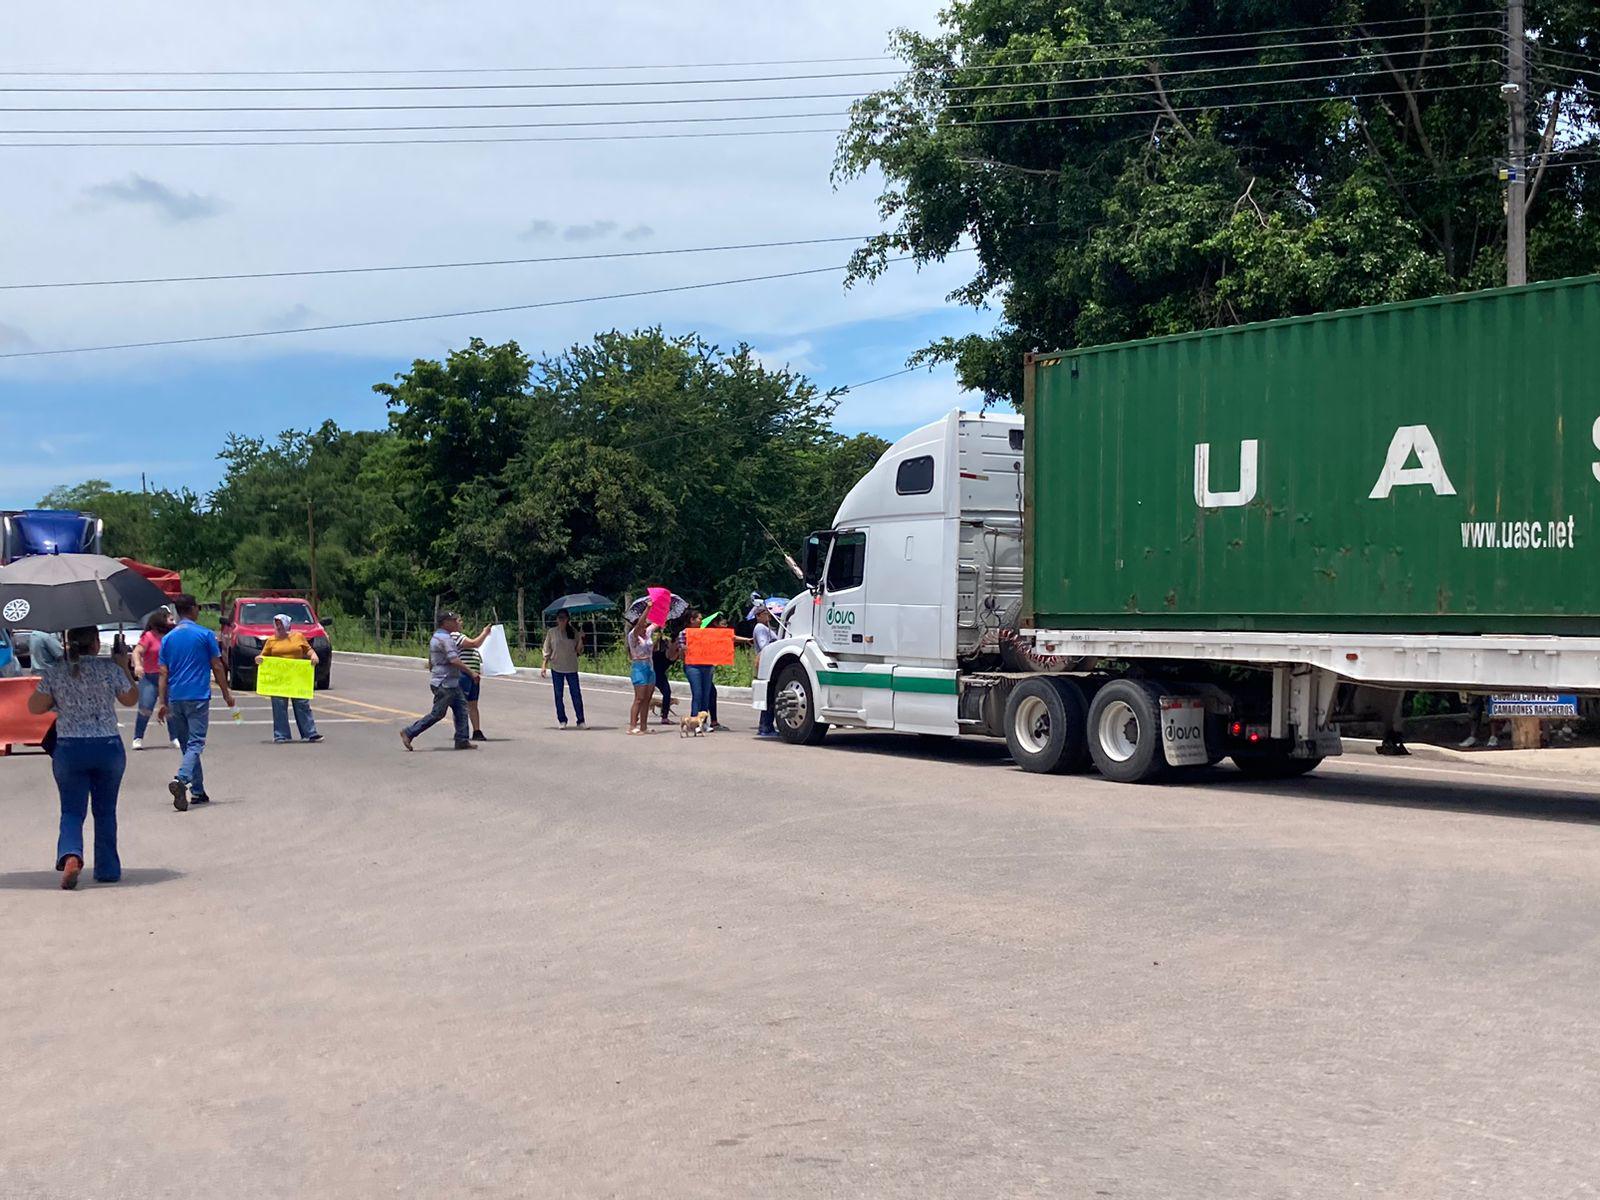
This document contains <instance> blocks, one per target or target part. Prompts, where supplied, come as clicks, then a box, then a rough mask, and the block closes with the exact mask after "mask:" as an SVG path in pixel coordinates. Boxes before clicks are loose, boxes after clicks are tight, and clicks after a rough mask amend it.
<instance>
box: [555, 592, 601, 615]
mask: <svg viewBox="0 0 1600 1200" xmlns="http://www.w3.org/2000/svg"><path fill="white" fill-rule="evenodd" d="M615 607H616V605H615V604H614V603H612V602H611V601H610V600H607V599H606V598H605V597H604V596H602V595H600V593H599V592H573V593H572V594H571V595H569V596H562V597H561V598H560V599H557V600H552V601H551V602H550V603H549V604H546V605H545V606H544V615H545V616H547V617H553V616H555V615H556V614H557V613H558V612H560V611H561V610H562V609H563V608H564V609H566V610H567V615H568V616H573V617H583V616H588V615H589V614H590V613H597V612H605V611H606V610H607V609H608V608H615Z"/></svg>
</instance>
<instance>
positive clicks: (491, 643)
mask: <svg viewBox="0 0 1600 1200" xmlns="http://www.w3.org/2000/svg"><path fill="white" fill-rule="evenodd" d="M478 653H479V654H480V655H481V656H482V658H483V673H484V674H485V675H515V674H516V673H517V668H516V667H515V666H514V665H513V664H512V662H511V647H510V646H508V645H507V644H506V627H505V626H504V625H496V626H495V627H494V628H493V629H491V630H490V631H489V640H488V641H486V642H485V643H484V644H483V645H482V646H480V647H479V648H478Z"/></svg>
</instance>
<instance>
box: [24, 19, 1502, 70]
mask: <svg viewBox="0 0 1600 1200" xmlns="http://www.w3.org/2000/svg"><path fill="white" fill-rule="evenodd" d="M1500 15H1501V11H1500V10H1499V9H1495V8H1481V9H1471V10H1468V11H1465V12H1459V13H1452V14H1450V15H1448V16H1446V17H1443V18H1440V20H1441V21H1445V22H1449V21H1464V20H1470V19H1472V18H1476V17H1498V16H1500ZM1397 25H1423V26H1426V27H1428V28H1430V30H1431V31H1432V32H1444V33H1449V32H1452V31H1453V30H1454V29H1456V28H1459V27H1453V26H1449V25H1444V24H1434V23H1433V22H1432V20H1431V19H1430V18H1428V17H1396V18H1392V19H1389V20H1383V21H1362V22H1351V21H1341V22H1336V23H1333V24H1326V25H1292V26H1280V27H1277V28H1273V29H1254V30H1246V31H1242V32H1237V33H1213V34H1188V35H1183V36H1174V37H1150V38H1133V39H1129V40H1125V41H1116V42H1084V43H1081V44H1080V46H1079V47H1077V48H1078V49H1080V50H1083V51H1096V50H1115V49H1124V48H1127V47H1130V46H1165V45H1192V44H1194V43H1197V42H1216V41H1226V40H1228V39H1238V38H1241V37H1248V38H1262V37H1274V36H1277V35H1279V34H1285V33H1321V32H1325V31H1331V30H1349V29H1354V28H1357V27H1358V26H1359V28H1362V29H1377V28H1389V27H1391V26H1397ZM1361 36H1365V35H1361ZM1403 36H1406V35H1405V34H1404V33H1394V34H1380V35H1378V37H1379V38H1388V37H1403ZM1346 40H1347V39H1346ZM1282 45H1284V43H1266V44H1261V45H1243V44H1242V45H1239V46H1236V47H1230V48H1226V49H1219V50H1202V51H1194V52H1192V53H1202V54H1204V53H1233V52H1236V51H1244V50H1271V49H1277V48H1280V47H1281V46H1282ZM1142 53H1148V52H1142ZM892 61H894V59H893V58H892V57H891V56H888V55H858V56H851V57H836V58H787V59H784V58H780V59H745V60H736V61H722V62H692V63H634V64H616V63H596V64H587V65H582V66H517V67H377V68H368V67H348V68H338V69H307V68H299V69H272V70H254V71H253V70H237V69H233V70H178V71H174V70H168V69H162V68H152V69H142V70H131V69H119V70H111V71H85V70H78V69H75V70H64V71H51V70H41V69H33V70H17V71H0V77H3V78H57V79H99V78H105V79H110V78H138V77H144V78H168V79H178V78H278V77H283V78H287V77H295V76H304V77H308V78H309V77H321V76H329V75H377V76H392V75H490V74H497V75H511V74H533V73H559V72H572V71H675V70H712V69H721V68H734V67H767V66H812V65H828V64H837V63H853V62H892ZM1072 61H1077V60H1072ZM1019 65H1028V64H1015V63H972V64H966V65H962V66H959V67H958V68H956V69H959V70H963V71H984V70H1010V69H1014V68H1015V67H1016V66H1019ZM911 69H912V70H921V69H924V68H911Z"/></svg>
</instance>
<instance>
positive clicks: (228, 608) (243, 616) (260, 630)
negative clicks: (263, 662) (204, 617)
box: [217, 591, 333, 690]
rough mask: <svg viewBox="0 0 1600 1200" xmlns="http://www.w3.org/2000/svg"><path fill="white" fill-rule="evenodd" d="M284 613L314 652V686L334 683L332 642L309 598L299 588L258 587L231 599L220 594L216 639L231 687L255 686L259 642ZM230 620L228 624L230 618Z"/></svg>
mask: <svg viewBox="0 0 1600 1200" xmlns="http://www.w3.org/2000/svg"><path fill="white" fill-rule="evenodd" d="M279 613H283V614H284V615H285V616H287V617H288V618H289V624H290V628H292V629H293V630H294V632H296V633H298V634H301V635H303V636H304V637H305V639H306V641H308V642H310V643H311V648H312V649H313V650H315V651H316V652H317V659H318V662H317V670H316V681H317V687H319V688H326V687H331V686H332V683H333V645H332V643H331V642H330V641H329V639H328V630H327V625H331V624H332V623H333V622H332V621H331V620H329V621H328V622H327V623H326V624H324V623H323V622H322V621H320V620H318V619H317V614H316V610H315V609H313V608H312V607H311V601H310V600H309V599H307V598H306V597H305V596H304V595H302V594H300V593H298V592H279V591H259V592H252V593H250V594H249V595H239V596H235V597H233V598H232V599H229V598H228V597H226V596H225V597H223V601H222V615H223V617H224V621H223V628H222V632H221V634H219V635H218V639H217V640H218V641H219V642H220V643H221V645H222V661H223V664H224V665H225V666H226V667H227V668H228V683H229V685H230V686H231V687H234V688H240V689H246V690H249V689H253V688H254V687H255V686H256V655H258V654H260V653H261V645H262V643H263V642H265V641H266V640H267V639H268V638H269V637H272V636H273V625H272V619H273V618H274V617H275V616H277V614H279ZM230 620H231V624H230V623H229V621H230Z"/></svg>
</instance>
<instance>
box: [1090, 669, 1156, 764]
mask: <svg viewBox="0 0 1600 1200" xmlns="http://www.w3.org/2000/svg"><path fill="white" fill-rule="evenodd" d="M1089 756H1090V757H1091V758H1093V759H1094V765H1095V766H1096V767H1098V768H1099V770H1100V774H1102V775H1104V776H1105V777H1106V778H1107V779H1110V780H1114V781H1115V782H1117V783H1144V782H1146V781H1147V780H1151V779H1155V778H1156V777H1157V776H1159V775H1162V774H1163V773H1165V771H1166V769H1167V757H1166V754H1165V753H1164V752H1163V750H1162V749H1161V708H1160V701H1159V698H1158V697H1157V696H1155V695H1154V694H1153V693H1151V692H1150V691H1149V690H1148V689H1146V688H1145V687H1144V685H1143V684H1140V683H1135V682H1134V681H1133V680H1131V679H1115V680H1113V681H1112V682H1110V683H1108V684H1106V685H1105V687H1103V688H1101V689H1100V690H1099V691H1098V692H1097V693H1095V698H1094V703H1093V704H1092V705H1091V706H1090V707H1089Z"/></svg>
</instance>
